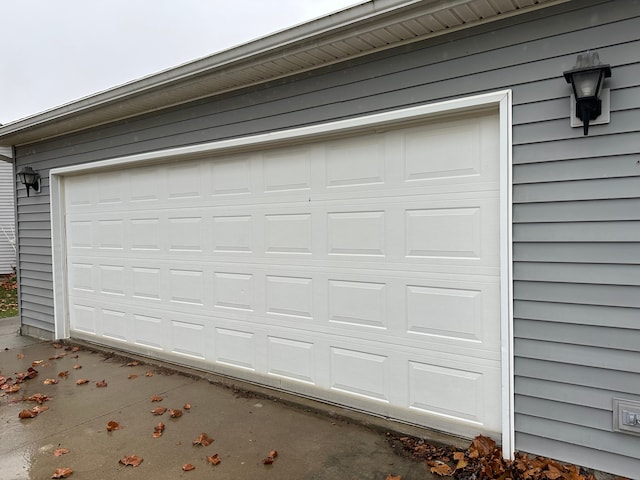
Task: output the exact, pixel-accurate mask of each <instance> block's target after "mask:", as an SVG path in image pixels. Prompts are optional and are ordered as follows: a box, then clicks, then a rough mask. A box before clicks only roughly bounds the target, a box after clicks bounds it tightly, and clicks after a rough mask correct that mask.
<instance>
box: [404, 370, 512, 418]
mask: <svg viewBox="0 0 640 480" xmlns="http://www.w3.org/2000/svg"><path fill="white" fill-rule="evenodd" d="M483 400H484V395H483V376H482V374H480V373H477V372H469V371H465V370H458V369H455V368H448V367H442V366H438V365H430V364H424V363H417V362H409V406H410V407H411V408H414V409H418V410H423V411H426V412H430V413H435V414H439V415H447V416H451V417H454V418H459V419H462V420H471V421H475V422H481V421H482V418H481V415H480V413H481V412H482V409H483ZM498 408H499V407H498Z"/></svg>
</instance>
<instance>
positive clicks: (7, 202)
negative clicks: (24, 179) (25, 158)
mask: <svg viewBox="0 0 640 480" xmlns="http://www.w3.org/2000/svg"><path fill="white" fill-rule="evenodd" d="M14 216H15V210H14V203H13V165H12V164H10V163H7V162H4V161H2V160H0V275H2V274H6V273H11V272H12V271H13V267H15V265H16V254H15V250H14V249H13V248H14V247H13V245H12V244H11V241H13V239H14V234H15V228H14V222H15V220H14ZM10 240H11V241H10Z"/></svg>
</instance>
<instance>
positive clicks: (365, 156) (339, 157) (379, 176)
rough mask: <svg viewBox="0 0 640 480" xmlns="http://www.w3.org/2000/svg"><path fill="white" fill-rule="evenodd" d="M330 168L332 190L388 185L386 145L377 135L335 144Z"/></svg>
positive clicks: (330, 149)
mask: <svg viewBox="0 0 640 480" xmlns="http://www.w3.org/2000/svg"><path fill="white" fill-rule="evenodd" d="M363 140H364V141H363ZM326 164H327V180H326V181H327V186H328V187H344V186H351V185H367V184H375V183H384V144H383V143H382V142H381V141H380V140H379V139H378V136H374V135H371V136H367V137H364V139H363V138H349V139H346V140H340V141H335V142H331V143H329V144H328V145H327V149H326Z"/></svg>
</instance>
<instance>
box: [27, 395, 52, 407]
mask: <svg viewBox="0 0 640 480" xmlns="http://www.w3.org/2000/svg"><path fill="white" fill-rule="evenodd" d="M24 400H25V402H38V403H40V404H42V403H44V402H46V401H47V400H49V396H48V395H43V394H42V393H34V394H33V395H31V396H30V397H27V398H25V399H24Z"/></svg>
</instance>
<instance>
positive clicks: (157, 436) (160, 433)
mask: <svg viewBox="0 0 640 480" xmlns="http://www.w3.org/2000/svg"><path fill="white" fill-rule="evenodd" d="M151 436H152V437H153V438H160V437H161V436H162V432H153V433H152V434H151Z"/></svg>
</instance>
